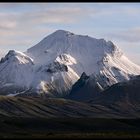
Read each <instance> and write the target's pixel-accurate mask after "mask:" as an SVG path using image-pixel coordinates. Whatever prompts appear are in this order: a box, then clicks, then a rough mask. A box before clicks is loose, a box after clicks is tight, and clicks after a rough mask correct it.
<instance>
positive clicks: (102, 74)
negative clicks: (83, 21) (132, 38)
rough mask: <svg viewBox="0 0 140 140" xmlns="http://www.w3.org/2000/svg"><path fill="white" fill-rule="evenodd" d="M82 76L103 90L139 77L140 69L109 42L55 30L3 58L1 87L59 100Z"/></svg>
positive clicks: (0, 67)
mask: <svg viewBox="0 0 140 140" xmlns="http://www.w3.org/2000/svg"><path fill="white" fill-rule="evenodd" d="M83 72H85V73H86V74H87V75H90V77H91V78H90V80H91V81H92V79H95V77H96V78H97V79H98V80H99V81H100V84H101V86H102V87H103V88H105V87H106V86H110V85H112V84H115V83H117V82H120V81H124V80H128V79H129V78H130V77H131V76H134V75H138V74H140V67H139V66H137V65H135V64H134V63H132V62H131V61H130V60H129V59H128V58H127V57H126V56H125V55H124V54H123V53H122V51H121V50H120V49H119V48H118V47H116V46H115V45H114V44H113V43H112V42H111V41H108V42H107V41H105V40H104V39H95V38H92V37H89V36H82V35H75V34H73V33H70V32H68V31H63V30H58V31H56V32H54V33H52V34H51V35H49V36H47V37H46V38H44V39H43V40H42V41H40V42H39V43H38V44H37V45H35V46H33V47H31V48H30V49H28V50H27V51H26V52H25V53H20V52H17V51H10V52H9V53H8V54H7V55H6V56H5V58H2V60H1V62H0V77H1V78H0V82H1V83H0V87H1V88H4V87H6V88H7V89H8V88H9V87H10V88H11V86H13V85H14V86H16V85H18V87H20V88H24V89H31V90H33V91H35V92H37V93H42V94H44V93H46V95H48V96H53V97H54V96H61V97H62V96H65V94H68V93H69V91H70V90H71V87H72V85H73V84H74V83H75V82H76V81H77V80H78V79H79V78H80V76H81V74H82V73H83ZM101 81H102V82H101ZM17 91H18V90H17ZM7 94H8V93H7Z"/></svg>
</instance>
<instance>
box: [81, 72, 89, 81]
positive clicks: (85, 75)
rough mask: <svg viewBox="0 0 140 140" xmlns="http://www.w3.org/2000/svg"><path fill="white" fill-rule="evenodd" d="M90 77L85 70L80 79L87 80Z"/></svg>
mask: <svg viewBox="0 0 140 140" xmlns="http://www.w3.org/2000/svg"><path fill="white" fill-rule="evenodd" d="M88 78H89V76H88V75H87V74H86V73H85V72H83V73H82V75H81V77H80V79H82V80H87V79H88Z"/></svg>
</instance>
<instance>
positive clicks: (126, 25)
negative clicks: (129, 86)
mask: <svg viewBox="0 0 140 140" xmlns="http://www.w3.org/2000/svg"><path fill="white" fill-rule="evenodd" d="M58 29H63V30H67V31H71V32H73V33H75V34H83V35H89V36H92V37H95V38H104V39H106V40H111V41H112V42H114V44H115V45H117V46H118V47H120V48H121V49H122V50H123V52H124V53H125V54H126V55H127V56H128V57H129V58H130V59H131V60H132V61H134V62H135V63H137V64H139V65H140V3H0V56H2V55H4V54H5V53H7V52H8V50H12V49H14V50H18V51H22V52H24V51H26V49H28V48H30V47H31V46H33V45H35V44H36V43H38V42H39V41H40V40H42V39H43V38H44V37H46V36H47V35H49V34H50V33H53V32H54V31H56V30H58Z"/></svg>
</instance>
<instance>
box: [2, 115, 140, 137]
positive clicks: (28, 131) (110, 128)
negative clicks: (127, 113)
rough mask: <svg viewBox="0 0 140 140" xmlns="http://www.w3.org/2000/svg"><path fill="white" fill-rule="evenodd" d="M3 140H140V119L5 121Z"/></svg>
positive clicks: (29, 119)
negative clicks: (16, 139) (130, 139)
mask: <svg viewBox="0 0 140 140" xmlns="http://www.w3.org/2000/svg"><path fill="white" fill-rule="evenodd" d="M0 126H1V127H0V138H140V119H103V118H100V119H99V118H51V119H47V118H21V117H18V118H16V117H11V118H10V117H1V118H0Z"/></svg>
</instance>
